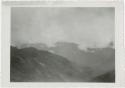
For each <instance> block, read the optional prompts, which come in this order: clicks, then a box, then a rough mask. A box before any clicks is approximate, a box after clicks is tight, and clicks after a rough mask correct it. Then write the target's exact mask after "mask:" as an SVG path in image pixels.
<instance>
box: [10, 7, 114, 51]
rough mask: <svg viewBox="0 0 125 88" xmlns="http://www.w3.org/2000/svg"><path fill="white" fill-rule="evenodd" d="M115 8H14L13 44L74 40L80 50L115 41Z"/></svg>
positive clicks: (52, 43)
mask: <svg viewBox="0 0 125 88" xmlns="http://www.w3.org/2000/svg"><path fill="white" fill-rule="evenodd" d="M114 32H115V29H114V8H107V7H105V8H100V7H98V8H95V7H94V8H92V7H91V8H87V7H86V8H85V7H84V8H82V7H81V8H80V7H53V8H50V7H37V8H35V7H27V8H26V7H25V8H24V7H13V8H12V12H11V44H12V45H19V44H24V43H44V44H46V45H48V46H49V47H51V46H54V44H55V43H56V42H72V43H76V44H78V45H79V48H80V49H85V48H88V47H96V48H104V47H107V46H108V45H109V43H111V42H114Z"/></svg>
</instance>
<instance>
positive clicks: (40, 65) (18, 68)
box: [10, 47, 88, 82]
mask: <svg viewBox="0 0 125 88" xmlns="http://www.w3.org/2000/svg"><path fill="white" fill-rule="evenodd" d="M10 70H11V72H10V81H12V82H33V81H35V82H36V81H38V82H42V81H44V82H46V81H48V82H59V81H61V82H66V81H70V82H71V81H85V79H86V78H85V77H86V75H87V74H88V73H86V72H84V71H82V72H80V71H79V69H78V68H77V67H75V66H73V64H72V63H71V62H70V61H68V60H67V59H66V58H64V57H62V56H59V55H55V54H52V53H50V52H48V51H42V50H37V49H35V48H32V47H29V48H23V49H17V48H16V47H11V69H10ZM80 74H82V75H81V76H80Z"/></svg>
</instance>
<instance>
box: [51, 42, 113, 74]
mask: <svg viewBox="0 0 125 88" xmlns="http://www.w3.org/2000/svg"><path fill="white" fill-rule="evenodd" d="M50 50H52V51H53V52H54V53H55V54H57V55H60V56H63V57H65V58H67V59H68V60H70V61H72V62H74V63H75V64H77V65H79V66H81V67H90V68H92V69H93V70H94V71H95V72H94V74H95V75H101V74H103V73H105V72H108V71H111V70H113V69H115V49H113V48H111V47H107V48H88V49H87V50H86V51H85V50H81V49H79V47H78V45H77V44H75V43H66V42H59V43H56V45H55V47H51V48H50Z"/></svg>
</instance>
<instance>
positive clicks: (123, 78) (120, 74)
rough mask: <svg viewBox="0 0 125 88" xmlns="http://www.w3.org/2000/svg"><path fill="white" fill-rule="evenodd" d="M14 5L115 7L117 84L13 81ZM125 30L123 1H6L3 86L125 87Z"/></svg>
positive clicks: (3, 29) (3, 17) (3, 15)
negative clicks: (11, 74) (12, 33)
mask: <svg viewBox="0 0 125 88" xmlns="http://www.w3.org/2000/svg"><path fill="white" fill-rule="evenodd" d="M12 7H114V8H115V74H116V76H115V79H116V80H115V83H97V82H27V83H26V82H10V42H11V41H10V39H11V36H10V34H11V33H10V32H11V8H12ZM123 33H124V29H123V2H121V1H114V2H104V1H103V2H98V1H97V2H80V1H78V2H71V1H68V2H66V1H64V2H59V1H58V2H52V1H46V2H40V3H38V2H34V3H33V2H26V3H25V2H3V4H2V34H1V35H2V40H1V41H2V42H1V43H2V47H1V48H2V86H3V87H16V88H17V87H21V88H23V87H26V88H27V87H30V88H34V87H35V88H38V87H40V88H52V87H54V88H74V87H76V88H80V87H85V88H122V87H123V88H124V87H125V53H124V52H125V49H124V41H123V40H124V34H123Z"/></svg>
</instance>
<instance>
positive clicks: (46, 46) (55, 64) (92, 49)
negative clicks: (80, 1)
mask: <svg viewBox="0 0 125 88" xmlns="http://www.w3.org/2000/svg"><path fill="white" fill-rule="evenodd" d="M10 18H11V19H10V22H11V29H10V32H11V33H10V35H11V43H10V82H83V83H84V82H90V83H115V78H116V77H115V71H116V70H115V8H114V7H12V8H11V17H10Z"/></svg>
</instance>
